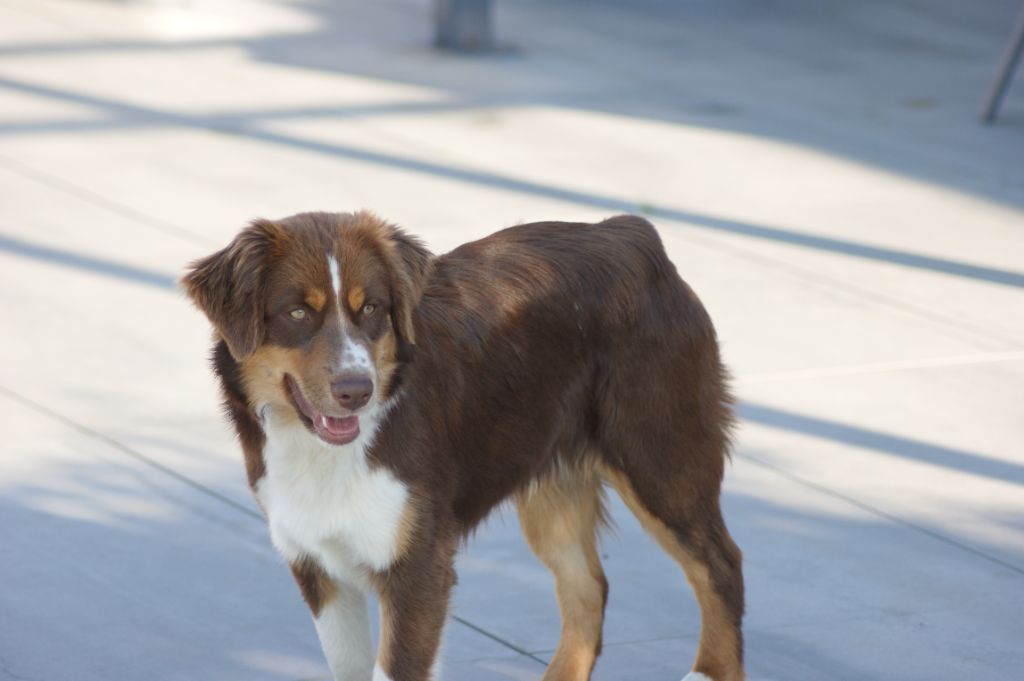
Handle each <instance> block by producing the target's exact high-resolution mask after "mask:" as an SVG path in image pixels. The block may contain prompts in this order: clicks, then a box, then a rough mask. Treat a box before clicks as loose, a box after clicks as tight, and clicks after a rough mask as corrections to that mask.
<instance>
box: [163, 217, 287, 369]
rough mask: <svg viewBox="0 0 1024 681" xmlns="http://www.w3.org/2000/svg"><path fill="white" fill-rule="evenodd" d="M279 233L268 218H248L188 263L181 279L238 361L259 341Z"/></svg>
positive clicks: (261, 334)
mask: <svg viewBox="0 0 1024 681" xmlns="http://www.w3.org/2000/svg"><path fill="white" fill-rule="evenodd" d="M282 237H283V233H282V230H281V228H280V227H278V226H277V225H275V224H274V223H272V222H270V221H269V220H254V221H253V222H252V224H251V225H249V226H248V227H246V228H245V229H243V230H242V231H241V232H240V233H239V234H238V236H236V237H235V239H234V241H232V242H231V243H230V244H228V246H227V247H226V248H223V249H221V250H219V251H217V252H216V253H214V254H213V255H210V256H207V257H205V258H202V259H200V260H197V261H195V262H193V263H192V264H191V265H190V271H189V272H188V273H187V274H186V275H185V276H184V277H183V278H182V280H181V284H182V287H183V288H184V289H185V292H186V293H187V294H188V296H189V297H190V298H191V299H192V302H193V303H195V305H196V307H198V308H199V309H200V310H202V311H203V312H204V313H205V314H206V316H207V318H209V320H210V323H212V324H213V327H214V329H216V330H217V333H218V334H219V335H220V337H221V338H223V339H224V341H225V342H226V343H227V345H228V350H230V351H231V355H232V356H233V357H234V358H235V359H236V360H238V361H241V360H243V359H245V358H246V357H248V356H249V355H251V354H252V353H253V352H255V351H256V349H257V348H258V347H259V346H260V345H261V344H262V343H263V338H264V332H265V330H264V306H265V305H266V279H267V271H268V269H269V264H270V258H271V256H272V254H273V251H274V250H275V249H274V246H275V244H276V243H277V242H278V241H280V239H281V238H282Z"/></svg>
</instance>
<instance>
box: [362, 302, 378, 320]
mask: <svg viewBox="0 0 1024 681" xmlns="http://www.w3.org/2000/svg"><path fill="white" fill-rule="evenodd" d="M376 311H377V306H376V305H374V304H373V303H367V304H366V305H363V315H364V316H366V317H369V316H370V315H372V314H373V313H374V312H376Z"/></svg>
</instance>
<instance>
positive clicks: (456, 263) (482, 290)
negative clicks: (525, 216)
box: [184, 213, 743, 681]
mask: <svg viewBox="0 0 1024 681" xmlns="http://www.w3.org/2000/svg"><path fill="white" fill-rule="evenodd" d="M325 251H326V252H328V253H333V254H335V256H336V257H337V258H338V259H339V260H340V261H341V272H342V277H343V286H342V288H343V293H342V296H343V300H344V302H345V303H346V304H340V303H341V301H338V300H336V299H335V298H336V293H335V292H334V290H333V285H332V284H331V281H330V273H329V272H328V268H327V265H326V262H325V260H324V256H323V254H324V252H325ZM184 283H185V286H186V289H187V291H188V292H189V294H190V295H191V297H192V298H193V300H194V301H195V302H196V303H197V305H198V306H199V307H200V308H201V309H203V311H204V312H206V313H207V315H208V316H209V317H210V319H211V321H212V323H213V325H214V328H215V329H216V330H217V333H218V335H219V337H220V342H219V343H218V345H217V348H216V350H215V366H216V370H217V372H218V374H219V375H220V377H221V380H222V386H223V392H224V396H225V405H226V408H227V411H228V413H229V415H230V416H231V417H232V419H233V420H234V422H235V425H236V428H237V429H238V432H239V436H240V439H241V442H242V448H243V451H244V452H245V456H246V467H247V471H248V474H249V480H250V483H251V484H253V485H255V484H256V483H257V482H258V480H259V478H260V476H261V475H262V471H263V463H262V448H263V434H262V430H261V429H260V425H259V418H258V416H257V415H256V414H255V413H254V412H253V409H252V406H251V405H253V404H256V403H263V402H271V403H273V404H275V405H280V407H281V408H282V409H286V408H288V407H289V406H291V407H292V408H293V409H295V410H296V411H297V407H296V406H295V405H294V401H293V399H292V396H291V395H290V393H289V390H288V387H287V385H285V380H284V378H283V377H284V375H285V374H288V375H289V376H292V377H293V378H294V380H295V381H296V382H297V383H298V384H300V386H301V389H302V392H303V394H304V395H305V396H306V397H307V398H308V399H309V400H310V402H315V403H317V404H326V403H327V402H329V401H330V400H331V396H330V388H329V385H330V378H331V377H329V376H325V375H324V369H323V367H324V366H325V365H326V364H330V363H331V361H332V360H333V359H334V358H336V356H337V353H338V352H339V346H340V341H339V338H338V337H337V335H336V334H335V335H332V333H333V332H332V331H331V329H332V328H334V326H335V325H332V324H328V323H327V321H329V320H330V319H331V315H338V314H343V315H345V316H346V319H347V323H348V324H349V325H350V326H351V328H352V329H354V331H353V333H354V334H356V336H355V337H356V339H357V340H358V341H359V342H361V343H365V344H366V345H367V347H368V348H370V355H371V357H372V360H373V362H374V366H375V370H376V371H377V373H378V376H379V377H380V385H379V388H378V389H379V390H380V391H381V393H382V394H383V395H385V396H395V395H397V396H399V399H398V402H397V406H396V407H395V408H394V409H392V410H391V412H390V413H389V415H388V417H387V418H386V419H385V421H384V422H383V423H382V425H381V427H380V429H379V431H378V432H377V435H376V438H375V440H374V445H373V448H372V449H371V450H370V453H369V456H370V460H371V465H373V466H382V467H386V468H387V469H389V471H390V472H391V473H392V474H393V475H394V476H395V477H396V478H397V479H399V480H400V481H402V482H403V483H404V484H405V485H406V486H407V487H408V489H409V491H410V497H411V498H412V499H413V502H412V503H410V504H409V505H408V506H407V507H406V509H405V510H406V513H405V516H404V517H403V523H402V528H401V531H400V532H399V539H398V541H399V546H398V547H397V548H398V551H397V553H399V554H400V559H398V560H397V561H396V562H395V563H394V564H393V565H392V566H391V567H390V568H388V569H387V570H385V571H383V572H381V573H377V574H374V575H372V582H373V584H374V585H375V586H376V588H377V590H378V591H379V596H380V602H381V608H382V635H381V650H380V654H379V658H378V662H379V664H381V666H382V667H383V668H384V671H385V672H386V673H388V674H389V675H390V677H391V678H392V679H394V681H423V679H426V678H427V675H428V673H429V672H428V670H429V668H430V665H431V663H432V662H433V659H434V656H435V654H436V650H437V645H438V641H439V639H440V635H441V628H442V625H443V622H444V619H445V616H446V613H447V608H448V598H449V592H450V589H451V587H452V585H453V584H454V581H455V577H454V571H453V562H454V555H455V552H456V549H457V547H458V545H459V543H460V542H461V541H462V540H463V539H464V538H465V537H466V536H467V535H468V534H469V532H470V531H471V530H472V529H473V528H474V527H475V526H476V525H477V524H478V523H479V522H480V521H481V520H482V519H483V518H484V517H486V516H487V514H488V513H489V512H490V511H491V510H492V509H494V508H495V506H496V505H497V504H499V503H500V502H501V501H503V500H505V499H508V498H510V497H514V498H516V499H517V500H518V504H519V513H520V518H521V520H522V525H523V530H524V532H525V534H526V536H527V539H528V541H529V543H530V546H531V547H532V548H533V550H534V551H535V552H536V553H537V555H538V556H539V557H540V559H541V560H542V561H543V562H544V563H545V564H546V565H548V567H549V568H550V569H551V570H552V572H553V574H554V576H555V584H556V592H557V595H558V600H559V606H560V609H561V612H562V619H563V625H562V638H561V641H560V643H559V646H558V650H557V652H556V654H555V658H554V659H553V661H552V664H551V666H550V667H549V669H548V672H547V674H546V675H545V677H544V678H545V681H585V679H587V678H588V677H589V675H590V671H591V668H592V667H593V664H594V661H595V659H596V657H597V655H598V654H599V652H600V647H601V625H602V620H603V612H604V605H605V601H606V597H607V583H606V582H605V579H604V575H603V572H602V570H601V565H600V562H599V560H598V556H597V551H596V533H597V527H598V525H599V524H600V519H601V517H602V512H603V511H602V505H601V498H602V497H601V494H602V491H601V481H602V480H606V481H608V482H609V483H610V484H612V486H614V487H615V489H616V490H617V491H618V492H619V494H620V495H621V496H622V497H623V498H624V499H625V500H626V502H627V504H628V505H629V507H630V508H631V509H632V510H633V512H634V513H635V514H636V515H637V516H638V517H639V518H640V520H641V522H642V523H643V524H644V526H645V527H646V528H647V530H648V531H649V532H650V533H651V534H652V535H653V536H654V537H655V538H656V539H657V540H658V541H659V543H660V544H661V545H662V546H663V548H664V549H665V550H666V551H667V552H668V553H670V554H671V555H672V556H673V557H674V558H676V560H678V561H679V563H680V564H681V565H682V567H683V569H684V571H685V572H686V575H687V578H688V580H689V581H690V584H691V585H692V587H693V589H694V591H695V593H696V595H697V600H698V603H699V605H700V608H701V613H702V631H701V638H700V643H699V647H698V652H697V659H696V663H695V667H694V668H695V669H696V670H698V671H700V672H702V673H704V674H705V675H707V676H708V677H709V678H711V679H713V680H714V681H740V680H741V679H742V678H743V658H742V632H741V620H742V615H743V580H742V573H741V568H740V561H741V558H740V552H739V550H738V549H737V548H736V546H735V544H733V542H732V540H731V538H730V537H729V534H728V532H727V530H726V528H725V525H724V522H723V521H722V517H721V513H720V510H719V493H720V486H721V479H722V474H723V467H724V461H725V458H726V456H727V450H728V446H729V437H728V436H729V430H730V427H731V424H732V411H731V400H730V397H729V394H728V392H727V389H726V384H725V380H726V376H725V371H724V369H723V367H722V365H721V362H720V360H719V355H718V347H717V340H716V337H715V332H714V328H713V326H712V324H711V321H710V319H709V318H708V316H707V313H706V312H705V311H704V308H703V307H702V306H701V304H700V302H699V301H698V299H697V297H696V296H695V295H694V294H693V292H692V291H691V290H690V289H689V287H687V286H686V284H685V283H683V281H682V280H681V279H680V278H679V276H678V275H677V274H676V270H675V267H674V266H673V265H672V263H671V262H669V260H668V258H667V257H666V255H665V252H664V249H663V248H662V245H661V243H660V240H659V239H658V236H657V233H656V232H655V230H654V229H653V227H652V226H651V225H650V224H649V223H648V222H646V221H645V220H643V219H641V218H637V217H632V216H620V217H617V218H612V219H610V220H606V221H604V222H602V223H599V224H596V225H585V224H572V223H554V222H552V223H537V224H531V225H521V226H519V227H513V228H510V229H507V230H504V231H501V232H498V233H496V234H494V235H492V236H490V237H487V238H485V239H482V240H480V241H476V242H473V243H469V244H466V245H464V246H462V247H460V248H458V249H456V250H455V251H452V252H451V253H448V254H446V255H444V256H440V257H434V256H433V255H432V254H430V253H429V252H428V251H427V250H426V249H425V248H423V246H422V245H421V244H420V243H419V242H418V241H416V240H415V239H413V238H411V237H409V236H407V235H406V234H404V233H403V232H402V231H401V230H399V229H397V228H395V227H393V226H391V225H388V224H386V223H384V222H382V221H380V220H379V219H377V218H375V217H374V216H372V215H369V214H367V213H359V214H355V215H333V214H323V213H318V214H303V215H298V216H294V217H292V218H288V219H286V220H282V221H277V222H269V221H257V222H255V223H253V225H252V226H251V227H250V228H249V229H247V230H246V231H244V232H243V233H242V234H241V235H240V236H239V237H238V238H237V239H236V240H235V242H233V243H232V244H231V245H229V246H228V247H227V248H226V249H224V250H222V251H220V252H219V253H217V254H214V255H213V256H210V257H209V258H207V259H204V260H202V261H199V262H198V263H196V264H195V266H194V269H193V271H192V272H191V273H190V274H189V275H188V276H187V277H186V278H185V280H184ZM314 291H320V292H321V294H323V295H324V296H325V297H326V301H325V303H324V305H323V306H322V309H321V310H315V309H314V310H311V314H310V317H309V319H310V321H309V325H308V326H303V325H302V324H297V323H295V322H294V320H293V321H287V320H286V319H285V315H286V312H287V309H288V308H289V306H290V305H292V304H294V301H295V300H300V301H301V300H303V299H304V298H305V297H308V296H310V295H311V292H314ZM357 303H358V304H357ZM367 303H373V304H374V305H376V306H377V308H378V309H377V310H376V312H375V313H373V314H370V315H368V316H367V315H363V310H364V309H365V308H364V305H366V304H367ZM312 307H313V308H315V307H316V306H312ZM414 348H415V353H414V352H413V350H414ZM295 418H297V419H301V418H302V416H301V415H300V414H298V413H296V415H295ZM293 570H295V571H296V579H297V580H298V581H299V584H300V587H301V588H302V590H303V594H304V596H306V598H307V601H312V602H311V603H310V607H311V608H313V607H314V603H315V604H318V605H317V607H322V603H323V597H322V594H324V593H328V590H327V589H326V587H325V586H324V584H323V582H322V580H321V578H320V574H319V573H317V572H316V570H315V569H313V568H312V567H310V566H303V567H302V569H301V570H296V569H295V568H294V567H293ZM321 571H322V568H321ZM310 575H313V576H312V577H311V576H310ZM310 594H314V595H316V597H315V598H313V597H312V596H310ZM314 612H317V611H316V610H314Z"/></svg>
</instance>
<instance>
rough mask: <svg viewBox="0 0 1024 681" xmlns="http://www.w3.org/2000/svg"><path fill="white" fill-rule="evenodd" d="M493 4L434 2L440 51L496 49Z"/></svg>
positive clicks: (480, 1) (489, 1) (466, 0)
mask: <svg viewBox="0 0 1024 681" xmlns="http://www.w3.org/2000/svg"><path fill="white" fill-rule="evenodd" d="M493 5H494V3H493V2H492V0H434V12H435V17H434V20H435V27H436V37H435V40H436V42H437V46H438V47H443V48H445V49H449V50H455V51H459V52H484V51H487V50H491V49H494V27H493V20H492V17H493V15H494V12H493V11H492V10H493Z"/></svg>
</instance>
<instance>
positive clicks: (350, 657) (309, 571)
mask: <svg viewBox="0 0 1024 681" xmlns="http://www.w3.org/2000/svg"><path fill="white" fill-rule="evenodd" d="M291 568H292V573H293V574H294V575H295V581H296V582H298V584H299V589H300V590H301V591H302V597H303V598H304V599H305V601H306V604H307V605H308V606H309V609H310V610H311V611H312V613H313V623H314V624H315V625H316V633H317V636H319V637H320V646H321V647H322V648H323V651H324V656H325V657H326V658H327V665H328V666H329V667H330V668H331V675H332V676H333V677H334V679H335V681H371V679H375V678H376V677H375V676H374V669H373V641H372V640H371V638H370V619H369V614H368V612H367V608H366V594H365V593H364V592H363V591H362V589H360V588H358V587H356V586H354V585H350V584H343V583H341V582H339V581H337V580H335V579H332V578H331V577H330V576H329V575H328V574H327V573H326V572H324V571H323V569H321V568H320V566H319V565H318V564H317V563H316V562H315V561H314V560H313V559H311V558H304V559H301V560H298V561H295V562H293V563H292V564H291Z"/></svg>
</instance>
